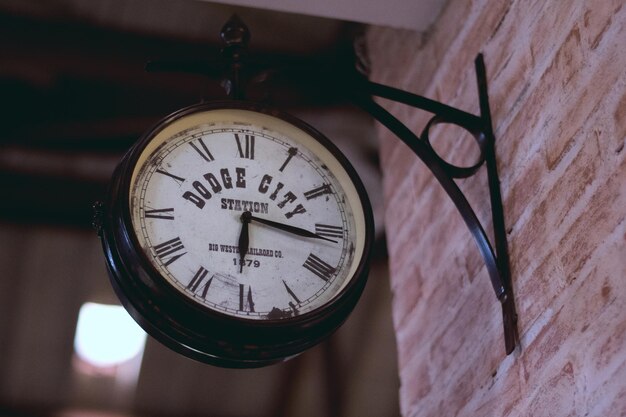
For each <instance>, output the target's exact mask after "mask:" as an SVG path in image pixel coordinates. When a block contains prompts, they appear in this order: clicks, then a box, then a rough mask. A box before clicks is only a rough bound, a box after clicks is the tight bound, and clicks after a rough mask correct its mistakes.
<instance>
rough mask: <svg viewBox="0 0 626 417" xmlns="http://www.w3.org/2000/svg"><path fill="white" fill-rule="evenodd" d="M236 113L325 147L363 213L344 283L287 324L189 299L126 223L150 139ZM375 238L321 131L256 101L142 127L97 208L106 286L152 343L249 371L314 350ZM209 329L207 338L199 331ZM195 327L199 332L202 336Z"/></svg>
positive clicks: (332, 326) (344, 312) (352, 294)
mask: <svg viewBox="0 0 626 417" xmlns="http://www.w3.org/2000/svg"><path fill="white" fill-rule="evenodd" d="M219 109H238V110H247V111H251V112H256V113H261V114H264V115H268V116H272V117H275V118H278V119H281V120H283V121H284V122H287V123H289V124H291V125H293V126H295V127H296V128H298V129H300V130H302V131H303V132H304V133H306V134H307V135H309V136H310V137H312V138H313V139H314V140H315V141H317V142H318V143H320V144H321V145H322V146H323V147H324V148H325V149H327V150H328V151H329V152H330V153H331V154H332V156H333V157H334V158H335V159H336V160H337V162H338V163H339V165H340V166H341V167H342V169H343V170H344V171H345V172H346V174H347V175H348V178H349V179H350V181H351V182H352V184H353V186H354V188H355V189H356V192H357V195H358V199H359V202H360V205H361V208H362V210H363V221H364V226H365V229H364V232H365V236H364V246H363V254H362V256H361V258H360V260H359V263H358V266H357V268H356V270H355V272H354V273H353V274H352V275H351V276H349V277H347V278H346V279H347V280H348V283H347V284H346V285H345V286H344V287H343V288H342V289H341V290H340V291H339V292H338V293H337V294H336V295H335V296H334V297H333V298H331V299H330V300H329V301H328V302H327V303H325V304H324V305H322V306H319V307H317V308H315V309H313V310H311V311H308V312H306V313H303V314H301V315H297V316H295V317H291V318H282V319H267V320H256V319H246V318H245V317H237V316H232V315H228V314H225V313H222V312H220V311H218V310H214V309H211V308H210V307H208V306H204V305H201V304H199V303H197V302H194V301H193V300H191V299H190V298H189V297H188V296H186V295H185V294H182V293H181V292H180V291H179V290H177V289H176V288H174V287H173V285H172V284H171V283H170V282H169V281H168V280H167V279H166V278H165V277H163V275H162V274H161V273H160V272H159V271H158V270H157V269H156V268H155V267H154V266H153V265H152V263H151V262H150V260H149V259H148V255H147V254H146V253H145V252H144V250H143V248H142V247H141V245H140V244H139V240H138V239H137V237H136V235H135V233H134V228H133V224H132V218H131V217H132V214H131V209H130V197H129V194H130V192H129V191H130V187H131V183H132V176H133V172H134V170H135V165H136V164H137V162H138V159H139V157H140V155H141V153H142V151H143V150H144V148H145V147H146V146H147V145H148V144H149V143H150V141H151V140H152V139H154V137H155V136H156V135H157V134H158V133H159V132H161V131H162V130H163V129H165V128H166V127H167V126H169V125H171V124H172V123H173V122H175V121H176V120H179V119H181V118H183V117H186V116H189V115H192V114H194V113H200V112H203V111H207V110H219ZM373 239H374V226H373V216H372V211H371V206H370V203H369V199H368V197H367V193H366V191H365V188H364V186H363V184H362V182H361V180H360V178H359V177H358V175H357V173H356V171H355V170H354V168H353V167H352V165H351V164H350V162H349V161H348V160H347V158H346V157H345V156H344V155H343V154H342V153H341V151H340V150H339V149H338V148H337V147H336V146H335V145H334V144H333V143H332V142H331V141H330V140H329V139H328V138H326V137H325V136H324V135H323V134H322V133H320V132H319V131H317V130H316V129H314V128H313V127H311V126H310V125H308V124H307V123H305V122H303V121H302V120H300V119H298V118H296V117H294V116H292V115H289V114H287V113H285V112H282V111H280V110H276V109H273V108H271V107H268V106H264V105H261V104H259V103H253V102H244V101H216V102H209V103H201V104H196V105H193V106H189V107H186V108H183V109H180V110H178V111H176V112H174V113H172V114H170V115H168V116H166V117H165V118H163V119H162V120H160V121H159V122H157V123H156V124H155V125H154V126H153V127H152V128H151V129H149V130H148V131H147V132H146V133H145V134H144V135H143V136H142V137H141V138H140V139H139V140H138V141H137V143H136V144H135V145H134V146H133V147H132V148H131V149H130V150H129V152H128V153H127V154H126V155H125V156H124V159H123V160H122V162H121V163H120V165H119V166H118V168H117V169H116V171H115V173H114V174H113V179H112V182H111V186H110V188H109V192H108V198H107V202H106V204H105V208H104V218H103V225H102V243H103V247H104V249H105V253H106V255H107V266H108V268H109V275H110V278H111V282H112V284H113V287H114V289H115V291H116V293H117V295H118V297H119V298H120V300H121V301H122V304H123V305H124V306H125V307H126V309H127V310H128V311H129V313H130V314H131V315H132V316H133V318H135V320H136V321H137V322H139V323H140V324H141V326H142V327H144V329H145V330H146V331H147V332H148V333H149V334H151V335H152V336H153V337H155V338H156V339H158V340H159V341H161V342H162V343H163V344H165V345H167V346H169V347H170V348H172V349H174V350H176V351H178V352H180V353H183V354H184V355H186V356H189V357H192V358H194V359H197V360H200V361H203V362H207V363H211V364H214V365H219V366H227V367H256V366H263V365H267V364H270V363H274V362H277V361H280V360H283V359H284V358H286V357H290V356H293V355H295V354H298V353H300V352H301V351H303V350H305V349H307V348H308V347H311V346H313V345H315V344H317V343H318V342H319V341H321V340H322V339H323V338H325V337H326V336H328V335H329V334H330V333H332V332H333V331H334V330H336V329H337V328H338V327H339V326H340V325H341V324H342V323H343V321H345V319H346V318H347V316H348V315H349V313H350V312H351V311H352V309H353V308H354V305H355V304H356V302H357V300H358V298H359V297H360V294H361V292H362V291H363V288H364V286H365V282H366V280H367V274H368V266H369V258H370V252H371V249H372V242H373ZM207 328H210V329H211V337H207V334H206V333H207V331H206V329H207ZM202 329H205V330H204V332H203V331H202Z"/></svg>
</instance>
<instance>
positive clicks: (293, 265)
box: [100, 100, 373, 367]
mask: <svg viewBox="0 0 626 417" xmlns="http://www.w3.org/2000/svg"><path fill="white" fill-rule="evenodd" d="M100 230H101V238H102V243H103V247H104V250H105V254H106V259H107V265H108V269H109V272H110V276H111V281H112V283H113V287H114V288H115V290H116V292H117V294H118V296H119V298H120V299H121V301H122V303H123V305H124V306H125V307H126V309H127V310H128V311H129V312H130V314H131V315H132V316H133V317H134V318H135V320H137V322H138V323H139V324H140V325H141V326H142V327H143V328H144V329H145V330H146V331H147V332H148V333H149V334H151V335H152V336H153V337H154V338H156V339H158V340H159V341H161V342H162V343H163V344H165V345H167V346H169V347H170V348H172V349H174V350H176V351H178V352H180V353H182V354H184V355H186V356H189V357H191V358H194V359H197V360H200V361H203V362H207V363H210V364H214V365H219V366H226V367H258V366H264V365H267V364H271V363H275V362H278V361H282V360H284V359H286V358H289V357H292V356H294V355H296V354H298V353H300V352H302V351H303V350H305V349H307V348H309V347H311V346H313V345H315V344H317V343H318V342H320V341H321V340H322V339H324V338H325V337H327V336H328V335H330V334H331V333H332V332H333V331H334V330H335V329H337V328H338V327H339V326H340V325H341V323H343V322H344V321H345V319H346V318H347V316H348V314H349V313H350V312H351V311H352V309H353V307H354V305H355V303H356V302H357V300H358V298H359V296H360V294H361V292H362V290H363V287H364V285H365V282H366V279H367V273H368V257H369V252H370V249H371V243H372V240H373V220H372V213H371V209H370V204H369V201H368V199H367V196H366V193H365V191H364V188H363V185H362V183H361V181H360V180H359V178H358V176H357V174H356V172H355V171H354V169H353V168H352V166H351V165H350V164H349V162H348V161H347V159H346V158H345V157H344V156H343V155H342V154H341V153H340V151H339V150H338V149H337V148H336V147H335V146H334V145H333V144H332V143H331V142H330V141H329V140H328V139H327V138H325V137H324V136H323V135H322V134H321V133H319V132H318V131H316V130H315V129H313V128H312V127H310V126H309V125H307V124H305V123H304V122H302V121H300V120H298V119H296V118H295V117H292V116H290V115H288V114H285V113H282V112H280V111H277V110H274V109H271V108H267V107H264V106H261V105H259V104H255V103H249V102H245V101H237V100H230V101H223V102H214V103H210V104H200V105H196V106H192V107H188V108H185V109H183V110H180V111H178V112H176V113H174V114H172V115H170V116H168V117H166V118H165V119H163V120H162V121H161V122H159V123H158V124H157V125H156V126H154V127H153V128H152V129H151V130H149V131H148V132H147V133H146V134H145V135H144V136H143V137H142V138H141V139H140V140H139V141H138V142H137V143H136V144H135V145H134V146H133V147H132V149H131V150H130V151H129V152H128V153H127V154H126V156H125V157H124V159H123V160H122V162H121V163H120V165H119V166H118V168H117V170H116V171H115V173H114V175H113V179H112V182H111V185H110V187H109V192H108V196H107V200H106V202H105V203H104V205H103V207H102V217H101V229H100Z"/></svg>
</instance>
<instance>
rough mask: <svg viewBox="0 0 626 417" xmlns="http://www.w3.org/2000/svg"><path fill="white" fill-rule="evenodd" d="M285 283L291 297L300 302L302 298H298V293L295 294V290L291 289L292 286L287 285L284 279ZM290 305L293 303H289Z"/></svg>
mask: <svg viewBox="0 0 626 417" xmlns="http://www.w3.org/2000/svg"><path fill="white" fill-rule="evenodd" d="M283 284H285V289H286V290H287V292H288V293H289V295H290V296H291V298H293V299H294V300H295V302H296V303H298V304H300V300H299V299H298V297H297V296H296V294H294V292H293V291H292V290H291V288H289V285H287V283H286V282H285V280H283ZM289 304H290V305H291V304H292V303H289Z"/></svg>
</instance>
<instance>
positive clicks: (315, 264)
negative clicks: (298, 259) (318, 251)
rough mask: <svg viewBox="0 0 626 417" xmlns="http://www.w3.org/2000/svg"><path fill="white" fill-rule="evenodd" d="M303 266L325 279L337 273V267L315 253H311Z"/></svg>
mask: <svg viewBox="0 0 626 417" xmlns="http://www.w3.org/2000/svg"><path fill="white" fill-rule="evenodd" d="M302 266H303V267H305V268H306V269H308V270H309V271H311V272H313V273H314V274H315V275H317V276H318V277H320V278H321V279H323V280H324V281H328V280H329V279H330V277H331V276H332V275H333V274H334V273H335V268H333V267H332V266H330V265H329V264H327V263H326V262H324V261H322V260H321V259H320V258H318V257H317V256H315V255H313V254H310V255H309V257H308V258H306V261H304V264H303V265H302Z"/></svg>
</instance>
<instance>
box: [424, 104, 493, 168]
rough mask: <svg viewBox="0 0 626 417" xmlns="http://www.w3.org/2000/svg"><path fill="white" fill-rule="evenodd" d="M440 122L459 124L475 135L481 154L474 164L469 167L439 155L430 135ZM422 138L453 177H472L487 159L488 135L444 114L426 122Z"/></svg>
mask: <svg viewBox="0 0 626 417" xmlns="http://www.w3.org/2000/svg"><path fill="white" fill-rule="evenodd" d="M438 124H453V125H456V126H459V127H461V128H463V129H465V130H466V131H467V132H468V133H469V134H471V135H472V136H473V137H474V139H475V140H476V143H477V144H478V148H479V149H480V155H479V157H478V160H477V161H476V162H475V163H474V164H473V165H471V166H468V167H461V166H457V165H454V164H451V163H449V162H448V161H446V160H445V159H443V158H442V157H441V156H439V154H438V153H437V151H436V150H435V149H434V148H433V147H432V144H431V143H430V137H429V131H430V129H431V128H432V127H433V126H435V125H438ZM421 138H422V140H424V141H425V142H426V144H427V145H428V147H429V148H430V150H431V151H432V152H433V156H434V157H435V159H437V161H438V162H439V164H440V165H441V166H442V167H443V168H444V170H445V171H446V173H447V174H448V175H450V176H451V177H452V178H467V177H471V176H472V175H474V174H475V173H476V171H478V169H479V168H480V167H481V166H482V164H484V163H485V159H486V153H485V148H486V143H487V141H486V137H485V135H484V133H483V132H482V131H480V130H478V129H476V128H470V127H468V126H465V125H464V124H463V123H461V122H456V121H453V120H447V119H446V118H445V117H444V116H440V115H436V116H433V117H432V118H431V119H430V120H429V121H428V123H427V124H426V127H424V130H423V131H422V134H421Z"/></svg>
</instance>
